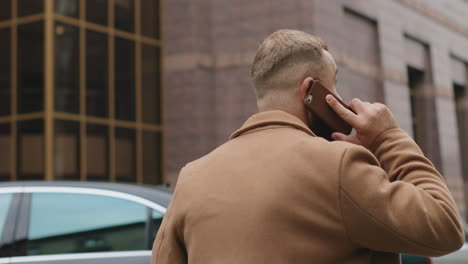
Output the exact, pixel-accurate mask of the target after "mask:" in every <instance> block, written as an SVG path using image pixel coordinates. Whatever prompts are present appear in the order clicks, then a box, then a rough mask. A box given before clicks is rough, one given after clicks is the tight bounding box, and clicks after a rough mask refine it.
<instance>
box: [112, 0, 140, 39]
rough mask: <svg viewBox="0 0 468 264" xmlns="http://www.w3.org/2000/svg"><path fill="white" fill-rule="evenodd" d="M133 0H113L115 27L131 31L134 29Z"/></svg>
mask: <svg viewBox="0 0 468 264" xmlns="http://www.w3.org/2000/svg"><path fill="white" fill-rule="evenodd" d="M134 2H135V1H134V0H115V6H114V7H115V9H114V11H115V28H117V29H120V30H125V31H129V32H133V31H134V30H135V23H134V19H135V14H134V12H135V11H134V8H135V7H134V5H135V3H134Z"/></svg>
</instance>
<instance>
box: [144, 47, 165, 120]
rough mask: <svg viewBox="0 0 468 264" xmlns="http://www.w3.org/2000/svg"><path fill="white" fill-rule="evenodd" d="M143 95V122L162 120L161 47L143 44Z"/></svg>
mask: <svg viewBox="0 0 468 264" xmlns="http://www.w3.org/2000/svg"><path fill="white" fill-rule="evenodd" d="M141 61H142V64H143V65H142V67H141V70H142V88H141V89H142V90H141V92H142V96H141V100H142V103H143V105H142V106H141V107H143V111H142V112H143V122H146V123H153V124H159V123H160V122H161V89H160V87H161V86H160V77H159V76H160V67H159V63H160V50H159V47H153V46H148V45H142V56H141Z"/></svg>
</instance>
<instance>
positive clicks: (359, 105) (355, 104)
mask: <svg viewBox="0 0 468 264" xmlns="http://www.w3.org/2000/svg"><path fill="white" fill-rule="evenodd" d="M364 104H365V103H363V102H362V101H361V100H359V99H358V98H354V99H353V100H351V104H350V106H351V108H352V109H353V110H354V111H355V112H356V113H358V114H359V113H362V112H364V111H365V106H364Z"/></svg>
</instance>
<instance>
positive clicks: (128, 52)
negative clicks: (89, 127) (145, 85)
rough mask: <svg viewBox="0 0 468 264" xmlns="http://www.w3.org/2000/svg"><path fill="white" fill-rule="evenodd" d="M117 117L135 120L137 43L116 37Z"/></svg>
mask: <svg viewBox="0 0 468 264" xmlns="http://www.w3.org/2000/svg"><path fill="white" fill-rule="evenodd" d="M115 117H116V119H121V120H129V121H133V120H135V44H134V43H133V41H130V40H127V39H123V38H116V39H115Z"/></svg>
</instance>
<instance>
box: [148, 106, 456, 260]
mask: <svg viewBox="0 0 468 264" xmlns="http://www.w3.org/2000/svg"><path fill="white" fill-rule="evenodd" d="M463 236H464V234H463V228H462V225H461V219H460V215H459V212H458V211H457V208H456V205H455V203H454V200H453V198H452V196H451V194H450V193H449V191H448V189H447V186H446V184H445V182H444V178H443V177H442V176H441V175H440V173H439V172H438V171H437V170H436V169H435V168H434V166H433V165H432V163H431V162H430V161H429V160H428V159H427V158H425V157H424V156H423V154H422V152H421V150H420V149H419V147H418V146H417V145H416V143H415V142H414V141H413V140H412V139H411V138H410V137H409V136H408V135H407V134H406V133H404V132H403V131H402V130H401V129H398V128H395V129H390V130H387V131H385V132H383V133H382V134H381V135H380V136H378V137H377V139H376V140H375V141H374V143H373V144H372V146H371V147H370V150H368V149H365V148H363V147H361V146H357V145H353V144H350V143H346V142H328V141H326V140H324V139H322V138H320V137H317V136H315V135H314V134H313V133H312V131H311V130H310V129H309V128H308V127H307V126H306V125H305V124H304V123H303V122H302V121H300V120H299V119H298V118H296V117H295V116H293V115H290V114H288V113H286V112H283V111H268V112H261V113H258V114H255V115H253V116H252V117H251V118H249V119H248V120H247V121H246V123H245V124H244V125H243V126H242V127H241V128H240V129H239V130H237V131H236V132H235V133H234V134H233V135H232V136H231V138H230V140H229V141H228V142H226V143H225V144H223V145H222V146H220V147H218V148H217V149H215V150H214V151H213V152H211V153H209V154H208V155H206V156H204V157H202V158H200V159H198V160H196V161H194V162H191V163H189V164H187V165H186V166H185V167H184V168H183V169H182V171H181V173H180V177H179V181H178V183H177V186H176V189H175V193H174V197H173V200H172V202H171V204H170V206H169V208H168V210H167V213H166V216H165V218H164V220H163V223H162V225H161V228H160V230H159V232H158V235H157V237H156V240H155V243H154V246H153V256H152V264H181V263H190V264H260V263H268V264H276V263H278V264H279V263H294V264H306V263H307V264H310V263H319V264H336V263H345V264H351V263H353V264H358V263H359V264H361V263H399V262H400V258H399V255H398V254H397V253H399V252H403V253H410V254H416V255H428V256H436V255H443V254H447V253H449V252H451V251H454V250H456V249H458V248H460V247H461V246H462V244H463ZM384 252H387V253H384Z"/></svg>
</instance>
